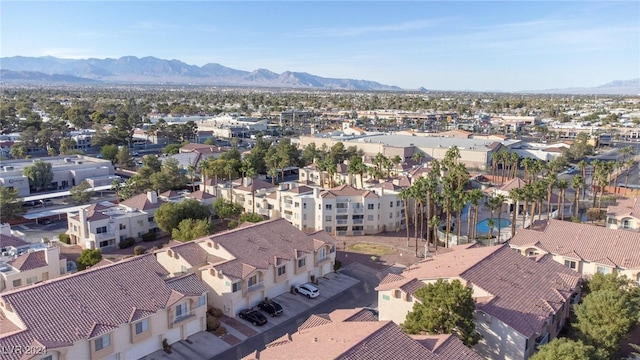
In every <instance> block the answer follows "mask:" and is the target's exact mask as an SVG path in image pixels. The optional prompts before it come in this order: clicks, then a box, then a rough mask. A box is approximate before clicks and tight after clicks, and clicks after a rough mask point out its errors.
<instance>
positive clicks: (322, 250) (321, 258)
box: [318, 248, 327, 260]
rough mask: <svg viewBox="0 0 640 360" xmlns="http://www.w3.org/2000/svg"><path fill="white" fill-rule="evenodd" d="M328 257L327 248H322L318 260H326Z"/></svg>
mask: <svg viewBox="0 0 640 360" xmlns="http://www.w3.org/2000/svg"><path fill="white" fill-rule="evenodd" d="M326 257H327V250H326V249H325V248H320V250H318V260H324V258H326Z"/></svg>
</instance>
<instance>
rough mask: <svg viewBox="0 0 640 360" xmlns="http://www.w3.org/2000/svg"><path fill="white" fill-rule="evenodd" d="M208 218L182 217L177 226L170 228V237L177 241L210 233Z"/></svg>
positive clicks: (189, 239)
mask: <svg viewBox="0 0 640 360" xmlns="http://www.w3.org/2000/svg"><path fill="white" fill-rule="evenodd" d="M211 230H212V229H211V224H210V223H209V219H182V221H180V223H179V224H178V227H176V228H174V229H173V230H171V238H172V239H174V240H178V241H191V240H193V239H198V238H201V237H203V236H207V235H209V234H211Z"/></svg>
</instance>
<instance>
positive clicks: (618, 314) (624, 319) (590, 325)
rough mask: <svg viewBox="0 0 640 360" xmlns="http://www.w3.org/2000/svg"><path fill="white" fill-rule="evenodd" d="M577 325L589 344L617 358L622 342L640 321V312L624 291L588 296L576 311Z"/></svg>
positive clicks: (582, 336)
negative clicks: (639, 316) (623, 293)
mask: <svg viewBox="0 0 640 360" xmlns="http://www.w3.org/2000/svg"><path fill="white" fill-rule="evenodd" d="M574 309H575V314H576V319H577V323H576V324H575V325H574V326H575V328H576V329H577V330H578V332H579V334H580V337H581V338H582V340H583V341H584V342H585V344H588V345H593V346H595V347H596V348H598V349H599V350H602V351H603V353H606V354H607V356H613V355H614V354H615V353H616V352H617V351H618V347H619V344H620V341H621V340H622V339H624V338H625V337H626V336H627V334H628V333H629V330H630V329H631V328H632V327H633V326H635V324H636V323H637V320H638V313H637V308H636V307H634V305H633V303H631V302H630V301H629V298H628V297H627V296H622V294H621V292H620V290H600V291H596V292H592V293H590V294H589V295H587V296H586V297H585V298H584V300H583V301H582V303H581V304H578V305H576V306H575V307H574Z"/></svg>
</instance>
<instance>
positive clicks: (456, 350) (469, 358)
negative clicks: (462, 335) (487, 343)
mask: <svg viewBox="0 0 640 360" xmlns="http://www.w3.org/2000/svg"><path fill="white" fill-rule="evenodd" d="M409 336H411V337H412V338H413V339H415V340H417V341H418V342H419V343H421V344H422V345H423V346H424V347H426V348H427V349H429V350H431V351H432V352H433V353H434V354H436V355H439V356H440V358H441V359H447V360H482V359H484V358H483V357H482V356H480V354H478V353H477V352H475V351H473V350H472V349H470V348H468V347H466V346H465V345H464V344H463V343H462V341H460V339H458V338H457V337H455V336H454V335H451V334H442V335H409Z"/></svg>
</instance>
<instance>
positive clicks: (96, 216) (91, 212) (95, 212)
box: [83, 203, 109, 221]
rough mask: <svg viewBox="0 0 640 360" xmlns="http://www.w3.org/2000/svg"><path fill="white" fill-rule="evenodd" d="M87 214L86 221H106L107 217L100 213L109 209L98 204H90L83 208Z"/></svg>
mask: <svg viewBox="0 0 640 360" xmlns="http://www.w3.org/2000/svg"><path fill="white" fill-rule="evenodd" d="M83 209H84V210H85V211H86V212H87V220H89V221H97V220H102V219H108V218H109V215H105V214H103V213H102V212H103V211H104V210H107V209H109V208H108V207H106V206H104V205H101V204H99V203H95V204H91V205H89V206H87V207H84V208H83Z"/></svg>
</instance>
